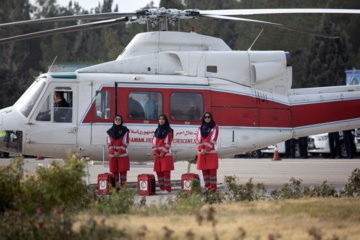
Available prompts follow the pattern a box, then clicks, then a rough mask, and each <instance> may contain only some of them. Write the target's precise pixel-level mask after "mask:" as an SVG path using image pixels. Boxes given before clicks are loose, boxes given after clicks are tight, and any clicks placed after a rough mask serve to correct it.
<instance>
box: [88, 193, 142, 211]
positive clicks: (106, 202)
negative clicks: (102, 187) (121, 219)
mask: <svg viewBox="0 0 360 240" xmlns="http://www.w3.org/2000/svg"><path fill="white" fill-rule="evenodd" d="M110 193H111V195H100V196H98V198H97V200H96V203H95V207H96V208H97V209H98V211H99V212H100V213H103V214H123V213H128V212H129V211H130V209H131V207H132V206H134V205H135V194H136V193H137V189H129V188H126V187H122V188H120V190H119V191H117V190H116V189H114V188H112V187H110Z"/></svg>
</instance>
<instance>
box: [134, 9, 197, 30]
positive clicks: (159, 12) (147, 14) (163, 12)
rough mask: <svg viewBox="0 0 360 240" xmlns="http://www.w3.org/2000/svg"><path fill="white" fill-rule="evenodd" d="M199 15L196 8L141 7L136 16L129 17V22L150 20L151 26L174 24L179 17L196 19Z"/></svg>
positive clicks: (141, 22) (143, 22)
mask: <svg viewBox="0 0 360 240" xmlns="http://www.w3.org/2000/svg"><path fill="white" fill-rule="evenodd" d="M199 16H200V12H199V10H197V9H187V10H178V9H166V8H164V7H162V8H154V9H141V10H138V11H136V17H133V18H130V19H129V23H140V24H145V23H147V22H150V23H151V24H152V25H153V27H154V26H156V25H157V24H158V23H162V22H167V23H169V24H170V25H172V26H174V25H175V23H176V22H177V21H178V20H180V19H197V18H199Z"/></svg>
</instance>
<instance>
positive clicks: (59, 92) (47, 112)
mask: <svg viewBox="0 0 360 240" xmlns="http://www.w3.org/2000/svg"><path fill="white" fill-rule="evenodd" d="M72 98H73V95H72V91H71V88H69V87H56V88H55V90H54V91H53V92H52V93H51V94H49V95H48V96H47V98H46V100H45V102H44V103H43V105H42V107H41V110H40V112H39V113H38V115H37V117H36V120H37V121H53V122H59V123H66V122H72V115H73V113H72ZM51 105H53V107H51Z"/></svg>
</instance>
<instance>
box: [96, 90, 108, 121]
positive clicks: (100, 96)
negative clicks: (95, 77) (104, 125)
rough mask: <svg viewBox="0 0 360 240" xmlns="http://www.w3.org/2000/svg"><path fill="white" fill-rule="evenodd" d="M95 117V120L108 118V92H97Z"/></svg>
mask: <svg viewBox="0 0 360 240" xmlns="http://www.w3.org/2000/svg"><path fill="white" fill-rule="evenodd" d="M95 113H96V114H95V116H96V118H97V119H109V118H110V92H109V91H97V92H96V98H95Z"/></svg>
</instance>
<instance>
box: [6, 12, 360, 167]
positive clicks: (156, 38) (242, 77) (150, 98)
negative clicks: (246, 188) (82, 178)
mask: <svg viewBox="0 0 360 240" xmlns="http://www.w3.org/2000/svg"><path fill="white" fill-rule="evenodd" d="M278 13H288V14H292V13H341V14H360V10H351V9H348V10H345V9H260V10H259V9H258V10H256V9H246V10H240V9H235V10H176V9H165V8H158V9H148V10H139V11H136V12H130V13H103V14H89V15H80V16H67V17H56V18H49V19H38V20H30V21H22V22H13V23H2V24H0V27H6V26H11V25H16V24H29V23H37V22H46V21H67V20H81V19H106V20H103V21H98V22H93V23H88V24H83V25H77V26H73V27H67V28H61V29H54V30H48V31H44V32H38V33H32V34H27V35H21V36H16V37H11V38H6V39H0V44H3V43H6V42H11V41H17V40H22V39H27V38H32V37H38V36H45V35H49V34H55V33H63V32H70V31H77V30H84V29H91V28H97V27H100V26H109V25H113V24H118V23H119V22H140V23H141V22H149V23H151V24H159V25H160V31H156V32H146V33H139V34H138V35H136V36H135V37H134V39H133V40H132V41H131V42H130V43H129V44H128V46H127V47H126V49H125V50H124V52H123V53H122V54H121V55H120V56H119V57H118V58H117V59H116V60H114V61H111V62H106V63H103V64H98V65H94V66H90V67H85V68H82V69H78V70H77V71H75V72H73V73H51V72H49V73H45V74H42V75H40V76H39V77H38V78H37V79H36V80H35V81H34V83H33V84H32V85H31V86H30V87H29V89H28V90H27V91H26V92H25V93H24V94H23V96H22V97H21V98H20V99H19V100H18V101H17V102H16V103H15V104H14V105H13V106H11V107H8V108H4V109H1V110H0V132H2V133H3V135H4V137H2V138H0V150H1V151H6V152H14V153H21V154H24V155H37V156H49V157H61V158H65V157H66V152H67V151H70V152H77V153H78V154H79V155H80V156H84V157H90V158H91V159H97V160H102V159H107V148H106V142H105V139H106V130H107V129H109V128H110V127H111V125H112V121H113V118H114V116H115V114H121V115H122V116H123V118H124V122H125V123H126V125H127V127H128V128H129V129H130V146H129V155H130V159H131V161H149V160H152V158H153V157H152V151H151V139H152V136H153V132H154V130H155V128H156V126H157V117H158V115H159V114H160V113H165V114H166V115H167V116H169V120H170V124H171V126H172V128H173V129H174V132H175V133H174V141H173V146H172V149H173V156H174V160H175V161H179V160H189V161H191V160H194V158H195V156H196V147H195V135H196V132H197V128H198V126H199V125H200V124H201V116H202V114H203V112H204V111H211V112H212V113H213V116H214V119H215V121H216V123H217V124H218V125H219V126H220V133H219V138H218V143H217V145H218V153H219V156H220V157H226V156H233V155H234V154H238V153H241V152H248V151H251V150H255V149H259V148H262V147H265V146H268V145H270V144H274V143H277V142H281V141H284V140H286V139H289V138H293V137H301V136H308V135H313V134H317V133H323V132H330V131H338V130H345V129H352V128H358V127H360V111H358V110H354V109H360V86H337V87H320V88H303V89H291V85H292V67H291V64H290V55H289V54H288V53H287V52H284V51H251V50H248V51H235V50H231V49H230V47H229V46H228V45H227V44H226V43H225V42H224V41H222V40H221V39H218V38H214V37H209V36H204V35H200V34H197V33H195V32H172V31H163V30H166V29H167V25H166V24H167V23H174V22H176V21H178V20H180V19H196V18H200V17H208V18H219V19H228V20H236V21H252V22H258V23H261V24H268V25H273V26H275V27H281V28H287V29H290V30H292V29H291V28H288V27H286V26H284V25H281V24H276V23H271V22H263V21H256V20H249V19H244V18H238V17H234V16H242V15H253V14H278ZM54 91H59V92H62V93H63V94H64V96H65V98H66V99H67V101H69V102H71V104H70V106H69V108H67V109H64V114H63V116H62V118H61V120H60V121H59V120H56V119H54V111H55V109H54V104H53V103H54V102H53V101H54V100H53V94H54ZM43 112H48V113H50V117H49V118H48V119H46V120H44V119H43V118H42V119H40V118H39V115H40V114H42V113H43ZM333 112H337V114H332V113H333Z"/></svg>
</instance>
